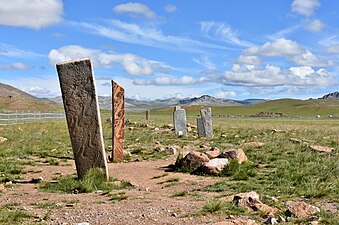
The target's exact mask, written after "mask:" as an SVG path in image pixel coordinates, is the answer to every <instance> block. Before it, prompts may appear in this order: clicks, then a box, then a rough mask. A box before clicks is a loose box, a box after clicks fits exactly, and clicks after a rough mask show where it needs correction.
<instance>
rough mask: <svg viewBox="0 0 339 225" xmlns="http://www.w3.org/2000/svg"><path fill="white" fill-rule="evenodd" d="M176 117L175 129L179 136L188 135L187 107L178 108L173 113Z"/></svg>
mask: <svg viewBox="0 0 339 225" xmlns="http://www.w3.org/2000/svg"><path fill="white" fill-rule="evenodd" d="M173 118H174V130H175V134H176V135H178V136H186V135H187V128H186V111H185V109H178V110H176V111H175V112H174V114H173Z"/></svg>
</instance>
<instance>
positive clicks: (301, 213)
mask: <svg viewBox="0 0 339 225" xmlns="http://www.w3.org/2000/svg"><path fill="white" fill-rule="evenodd" d="M285 205H286V206H287V208H288V209H287V212H286V214H287V215H289V216H294V217H297V218H305V217H308V216H310V215H312V214H314V213H317V212H320V209H319V208H318V207H315V206H313V205H310V204H307V203H305V202H302V201H300V202H293V201H287V202H286V204H285Z"/></svg>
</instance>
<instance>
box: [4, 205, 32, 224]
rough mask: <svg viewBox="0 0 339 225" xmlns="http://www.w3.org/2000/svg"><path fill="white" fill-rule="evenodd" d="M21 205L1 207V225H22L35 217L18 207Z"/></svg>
mask: <svg viewBox="0 0 339 225" xmlns="http://www.w3.org/2000/svg"><path fill="white" fill-rule="evenodd" d="M19 205H20V204H16V203H14V204H5V205H2V206H1V207H0V224H22V223H23V222H24V221H26V220H28V219H29V218H31V217H33V216H32V215H30V214H29V213H27V212H24V211H22V210H20V209H18V208H17V207H18V206H19Z"/></svg>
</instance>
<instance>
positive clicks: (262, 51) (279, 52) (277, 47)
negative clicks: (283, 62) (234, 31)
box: [242, 38, 334, 67]
mask: <svg viewBox="0 0 339 225" xmlns="http://www.w3.org/2000/svg"><path fill="white" fill-rule="evenodd" d="M242 55H243V56H256V55H262V56H267V57H277V56H281V57H284V58H285V59H287V60H289V61H293V62H295V63H296V64H298V65H303V66H318V67H319V66H333V65H334V63H333V62H332V61H331V60H325V59H320V58H318V57H317V56H316V55H314V54H313V53H312V52H310V51H309V50H307V49H305V48H303V47H301V46H300V45H299V44H298V43H297V42H295V41H292V40H288V39H285V38H279V39H277V40H275V41H273V42H267V43H265V44H264V45H262V46H253V47H250V48H247V49H245V50H244V51H243V53H242Z"/></svg>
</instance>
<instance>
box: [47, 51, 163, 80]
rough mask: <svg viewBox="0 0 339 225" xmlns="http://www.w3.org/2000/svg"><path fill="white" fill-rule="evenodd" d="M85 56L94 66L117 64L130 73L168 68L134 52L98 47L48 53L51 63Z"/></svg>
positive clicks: (145, 72) (142, 72) (146, 73)
mask: <svg viewBox="0 0 339 225" xmlns="http://www.w3.org/2000/svg"><path fill="white" fill-rule="evenodd" d="M86 57H91V58H92V60H93V63H94V66H96V67H102V68H111V67H113V66H115V65H116V64H119V65H120V66H121V67H122V68H123V70H125V72H127V73H128V74H131V75H151V74H152V73H153V72H154V70H161V71H166V70H168V68H167V67H166V68H165V65H164V64H163V63H160V62H156V61H151V60H147V59H145V58H142V57H140V56H137V55H134V54H129V53H124V54H118V53H111V52H109V53H106V52H103V51H101V50H99V49H89V48H84V47H82V46H78V45H68V46H64V47H61V48H59V49H52V50H51V51H50V52H49V54H48V58H49V61H50V64H52V65H55V64H56V63H59V62H62V61H67V60H72V59H78V58H86Z"/></svg>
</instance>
